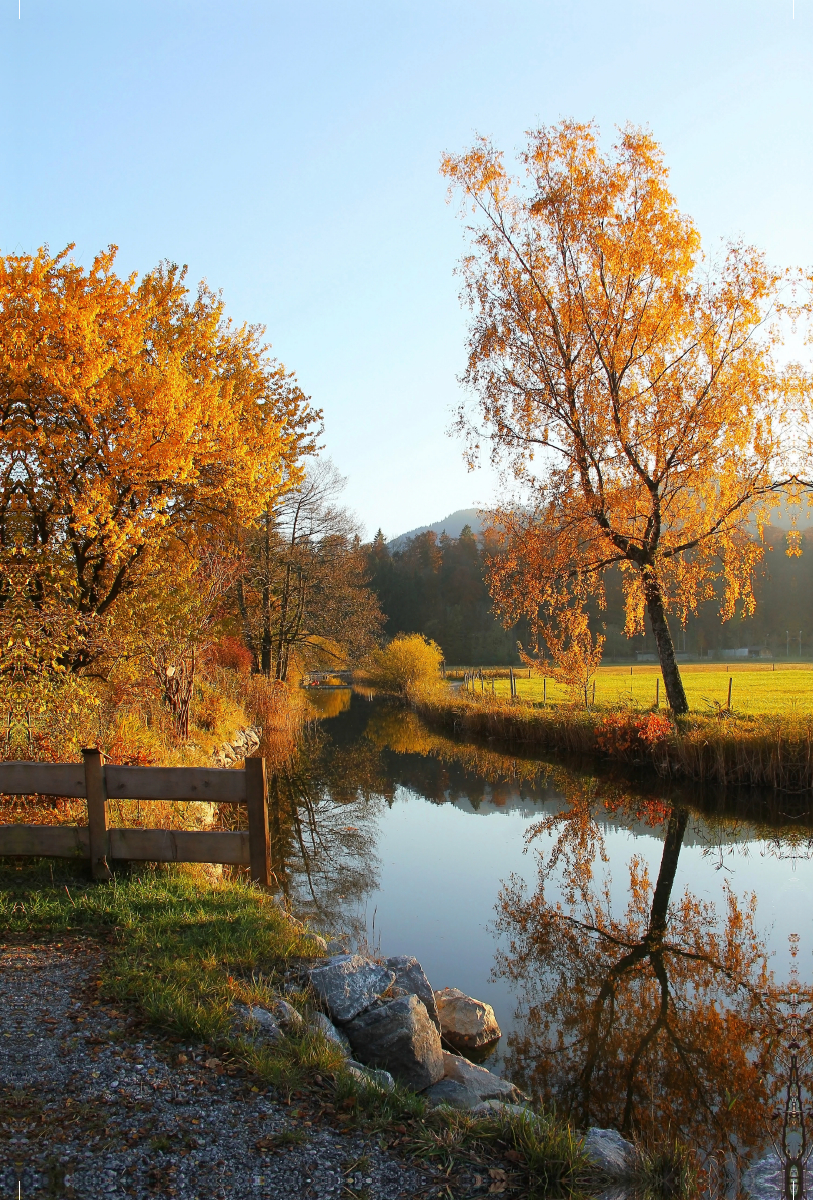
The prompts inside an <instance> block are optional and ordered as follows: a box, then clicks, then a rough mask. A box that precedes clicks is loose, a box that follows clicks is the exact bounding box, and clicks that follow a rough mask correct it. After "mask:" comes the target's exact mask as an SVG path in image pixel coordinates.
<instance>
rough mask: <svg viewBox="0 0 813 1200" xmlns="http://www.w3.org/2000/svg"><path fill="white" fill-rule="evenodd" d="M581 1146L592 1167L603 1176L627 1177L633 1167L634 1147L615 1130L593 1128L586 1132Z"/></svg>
mask: <svg viewBox="0 0 813 1200" xmlns="http://www.w3.org/2000/svg"><path fill="white" fill-rule="evenodd" d="M583 1145H584V1151H585V1153H586V1155H587V1157H588V1158H589V1159H590V1161H591V1162H592V1164H593V1166H595V1167H598V1168H599V1170H600V1171H603V1172H604V1174H605V1175H616V1176H621V1175H628V1174H629V1173H630V1171H631V1170H632V1168H633V1166H634V1165H635V1147H634V1146H633V1144H632V1142H628V1141H627V1140H626V1138H622V1136H621V1134H620V1133H619V1132H618V1131H617V1130H616V1129H597V1128H596V1127H595V1126H594V1127H593V1128H591V1129H588V1130H587V1133H586V1134H585V1136H584V1143H583Z"/></svg>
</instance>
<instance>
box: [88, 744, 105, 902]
mask: <svg viewBox="0 0 813 1200" xmlns="http://www.w3.org/2000/svg"><path fill="white" fill-rule="evenodd" d="M82 757H83V759H84V760H85V788H86V790H87V797H88V832H89V834H90V869H91V872H92V874H93V878H94V879H110V878H112V876H111V873H110V867H109V866H108V862H107V854H108V849H109V846H108V841H107V792H106V791H105V786H104V763H103V762H102V752H101V750H97V749H96V748H95V747H93V748H91V749H89V750H83V751H82Z"/></svg>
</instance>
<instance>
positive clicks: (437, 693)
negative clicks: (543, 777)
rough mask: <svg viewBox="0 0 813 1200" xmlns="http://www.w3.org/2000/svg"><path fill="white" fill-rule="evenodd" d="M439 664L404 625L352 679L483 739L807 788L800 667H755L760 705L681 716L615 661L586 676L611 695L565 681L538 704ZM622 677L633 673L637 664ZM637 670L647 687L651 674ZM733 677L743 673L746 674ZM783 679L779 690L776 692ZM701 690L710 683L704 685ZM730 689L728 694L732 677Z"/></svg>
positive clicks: (430, 720)
mask: <svg viewBox="0 0 813 1200" xmlns="http://www.w3.org/2000/svg"><path fill="white" fill-rule="evenodd" d="M441 664H442V652H441V650H440V647H439V646H437V645H436V644H435V643H434V642H430V641H427V639H425V638H424V637H423V636H422V635H420V634H402V635H400V636H399V637H397V638H394V639H393V640H392V642H391V643H390V644H389V646H387V647H386V649H384V650H380V651H378V652H377V654H376V655H375V657H374V658H373V659H372V660H371V661H370V663H369V666H368V668H367V670H366V671H363V672H362V671H360V672H357V673H356V675H355V680H356V683H357V684H358V685H360V686H364V685H368V686H369V685H372V686H373V687H374V688H378V689H379V690H381V691H382V692H385V693H389V694H390V695H394V696H396V697H400V699H401V700H402V701H403V702H404V703H405V704H406V705H408V706H409V707H411V708H412V709H413V711H414V712H415V713H417V715H418V716H419V717H421V718H422V719H423V720H424V721H425V722H426V723H427V725H429V726H435V727H436V728H442V729H444V730H448V731H451V733H452V734H453V735H455V736H457V737H465V738H469V739H472V740H474V741H478V742H480V743H483V742H488V741H492V740H493V741H496V742H501V743H503V744H504V745H506V746H517V747H522V748H523V749H524V750H531V751H540V752H549V751H556V752H558V753H562V754H566V755H571V756H582V757H586V756H590V757H594V758H603V759H607V760H610V761H612V762H614V763H618V764H620V765H623V766H625V767H633V768H644V769H648V770H650V771H654V772H655V773H656V774H657V775H658V776H659V777H661V778H665V779H674V780H676V781H681V780H691V781H693V782H697V783H704V784H716V785H724V786H730V787H762V788H772V789H774V790H776V791H782V792H804V791H809V790H813V713H811V712H809V711H807V712H805V711H804V710H803V709H802V708H801V707H800V705H799V699H804V698H805V695H804V691H803V689H802V690H800V691H799V692H798V693H796V694H790V692H789V691H788V687H787V684H788V682H789V681H793V680H794V679H799V678H800V675H801V673H800V672H799V671H798V670H797V671H796V672H791V671H779V672H776V671H773V670H772V671H770V672H767V671H759V670H758V671H756V672H754V673H753V674H754V678H755V679H759V680H764V681H770V685H771V689H772V690H771V691H770V692H768V691H765V692H763V696H762V703H763V704H764V709H765V711H763V712H757V713H743V712H740V711H737V709H736V708H735V707H732V706H731V705H730V703H729V704H726V705H723V704H721V703H720V702H719V701H717V702H716V703H711V704H710V703H709V701H706V706H707V710H708V711H706V712H700V711H697V710H694V711H689V712H688V713H685V714H682V715H679V716H678V715H675V714H674V713H673V712H670V711H669V710H663V709H661V708H660V707H658V706H657V705H653V706H647V705H644V704H642V703H641V698H640V697H639V696H636V695H635V694H634V693H632V692H631V693H630V695H629V696H625V695H624V693H623V691H622V690H621V689H620V686H619V685H620V684H621V676H620V674H619V669H618V668H616V669H613V668H609V669H605V670H604V672H603V674H600V673H599V672H594V673H593V681H595V678H596V676H597V675H598V676H599V678H602V679H603V680H606V678H607V677H608V676H610V677H612V676H615V678H616V684H615V695H614V696H612V697H611V702H610V704H609V705H608V704H606V703H602V704H601V705H599V706H597V707H594V706H592V705H587V704H585V703H583V702H582V701H579V700H577V699H576V696H577V691H576V688H574V687H571V688H570V689H569V695H570V702H569V703H561V702H559V703H542V704H540V703H539V702H535V701H534V700H532V699H530V697H529V696H527V695H526V697H525V698H523V697H522V696H519V695H516V694H514V695H506V694H505V692H506V691H507V690H508V684H507V681H506V680H505V679H504V678H503V679H501V680H500V683H501V685H502V690H503V694H502V695H500V694H497V691H496V684H497V682H498V679H497V676H498V672H497V671H496V670H492V671H490V672H488V676H489V678H488V679H487V680H485V679H483V678H482V676H483V674H484V673H483V672H479V676H480V679H479V682H480V685H481V691H480V692H479V693H478V692H477V691H476V690H474V689H472V690H468V689H466V690H464V687H463V686H458V687H455V688H454V689H452V688H451V687H450V686H449V679H450V677H455V676H457V677H459V676H460V674H461V672H460V670H456V671H454V672H453V671H451V670H450V671H448V672H447V673H446V682H442V681H441V677H440V676H441ZM621 670H623V668H622V669H621ZM630 671H631V672H632V668H630ZM505 673H506V672H499V674H501V675H504V674H505ZM467 674H469V675H470V674H471V673H468V672H467ZM688 674H689V673H688V672H687V676H688ZM701 674H702V676H703V678H704V679H705V680H707V681H708V680H709V679H710V677H711V676H710V673H709V672H701ZM625 678H626V677H625ZM629 678H630V679H632V680H634V679H635V676H634V674H632V673H631V675H630V677H629ZM644 678H645V680H646V684H647V687H648V688H651V687H652V684H653V683H654V682H655V680H654V678H653V676H652V674H647V675H646V676H644ZM729 678H732V677H729ZM739 679H740V683H742V681H743V679H744V676H743V675H740V676H739ZM783 679H784V680H785V683H786V687H785V693H786V694H784V695H782V694H780V692H777V688H780V689H781V686H782V680H783ZM488 683H492V687H491V688H490V689H489V688H488V686H487V684H488ZM523 684H524V686H525V688H526V689H528V691H531V690H532V689H533V688H536V690H537V693H538V692H539V691H540V690H542V685H543V681H542V679H540V677H539V673H537V675H536V677H535V678H534V679H525V680H524V681H523ZM579 690H581V688H580V689H579ZM703 690H704V691H706V690H708V689H707V687H706V686H705V685H704V687H703ZM753 690H755V689H754V688H753V687H752V691H753ZM757 690H758V689H757ZM511 691H515V689H514V688H513V687H512V688H511ZM543 694H544V693H543ZM594 695H595V693H594ZM728 696H729V701H730V697H731V688H730V687H729V692H728Z"/></svg>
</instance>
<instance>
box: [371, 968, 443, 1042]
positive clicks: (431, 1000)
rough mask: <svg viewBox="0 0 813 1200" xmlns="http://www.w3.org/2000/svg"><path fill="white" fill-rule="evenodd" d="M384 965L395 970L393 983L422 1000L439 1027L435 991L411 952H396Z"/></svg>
mask: <svg viewBox="0 0 813 1200" xmlns="http://www.w3.org/2000/svg"><path fill="white" fill-rule="evenodd" d="M384 965H385V966H386V967H388V968H389V970H390V971H394V972H395V984H396V986H397V987H399V988H403V990H404V991H405V992H407V993H411V994H412V995H413V996H417V997H418V999H419V1000H423V1003H424V1008H425V1009H426V1011H427V1012H428V1013H429V1016H430V1017H431V1018H432V1020H433V1021H434V1023H435V1025H436V1026H437V1027H438V1029H440V1017H439V1016H438V1006H437V1004H436V1003H435V993H434V992H433V991H432V986H431V984H430V983H429V980H428V979H427V978H426V975H425V974H424V971H423V967H422V966H421V964H420V963H419V962H418V960H417V958H413V957H412V955H411V954H398V955H396V956H395V958H388V959H386V960H385V963H384Z"/></svg>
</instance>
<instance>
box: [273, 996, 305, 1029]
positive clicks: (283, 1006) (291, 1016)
mask: <svg viewBox="0 0 813 1200" xmlns="http://www.w3.org/2000/svg"><path fill="white" fill-rule="evenodd" d="M273 1011H274V1017H275V1018H276V1020H277V1021H278V1022H279V1024H280V1025H281V1026H282V1027H283V1029H286V1030H288V1031H289V1032H290V1033H293V1032H294V1031H296V1030H298V1029H301V1028H302V1026H303V1025H304V1024H305V1022H304V1020H303V1019H302V1016H301V1014H300V1013H298V1012H297V1011H296V1009H295V1008H294V1006H293V1004H289V1003H288V1001H287V1000H283V999H282V997H280V998H279V999H278V1000H276V1001H275V1002H274V1010H273Z"/></svg>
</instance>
